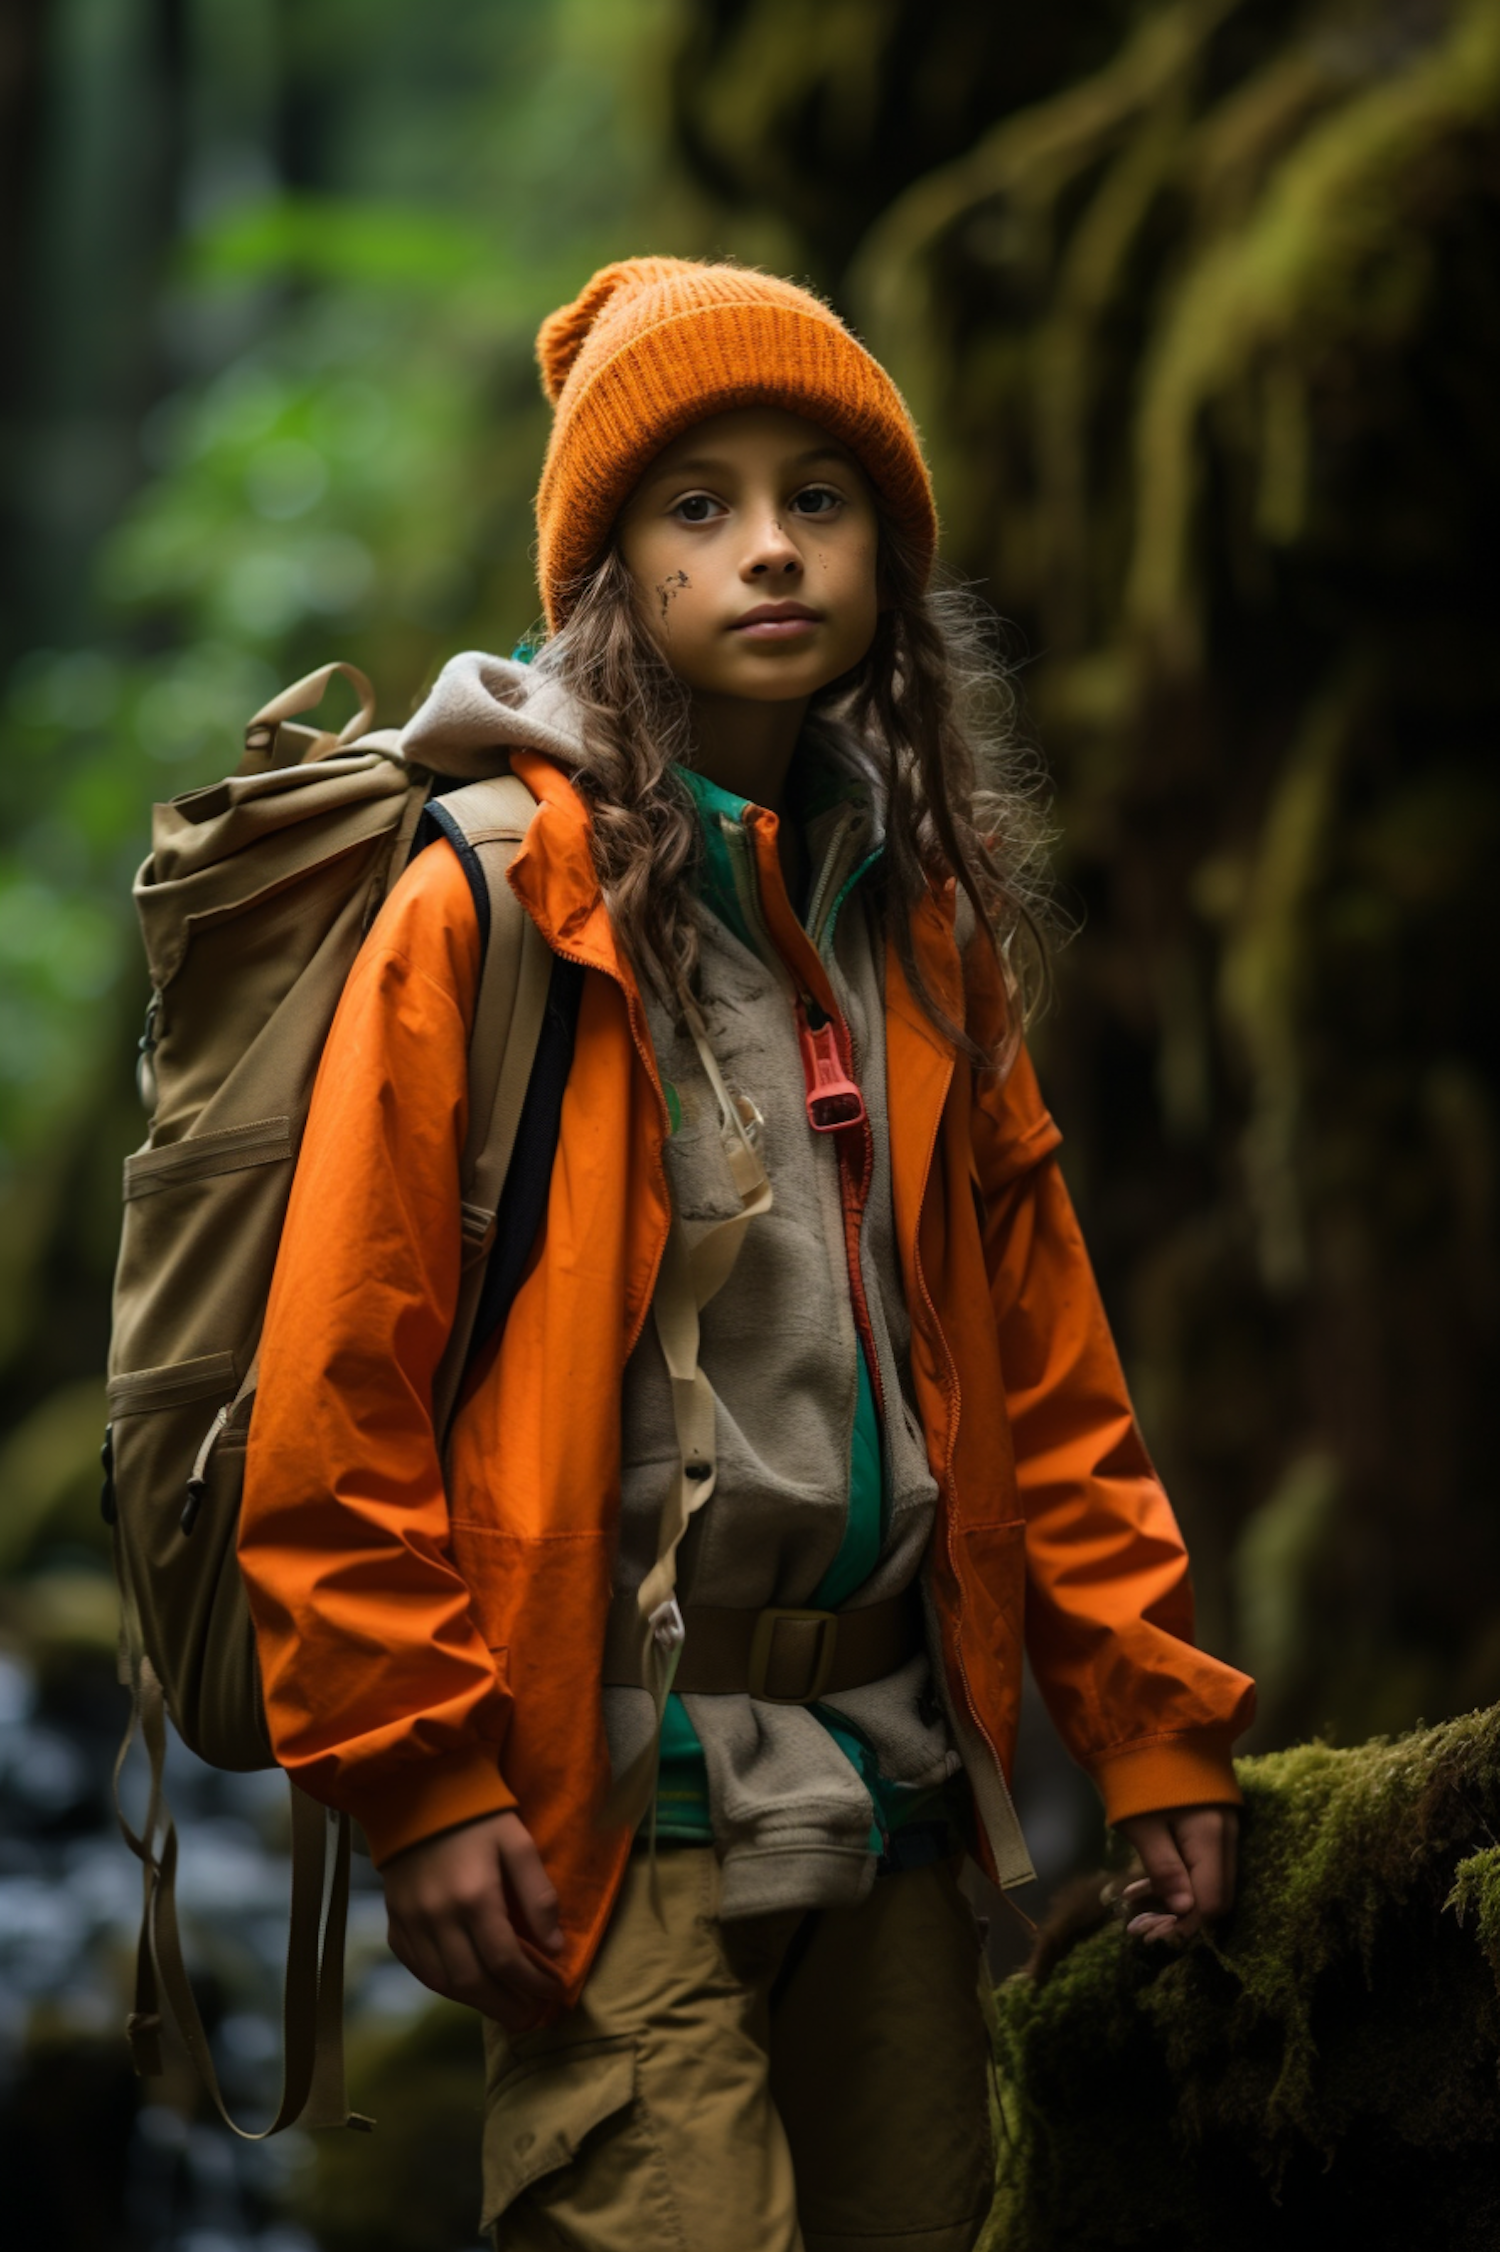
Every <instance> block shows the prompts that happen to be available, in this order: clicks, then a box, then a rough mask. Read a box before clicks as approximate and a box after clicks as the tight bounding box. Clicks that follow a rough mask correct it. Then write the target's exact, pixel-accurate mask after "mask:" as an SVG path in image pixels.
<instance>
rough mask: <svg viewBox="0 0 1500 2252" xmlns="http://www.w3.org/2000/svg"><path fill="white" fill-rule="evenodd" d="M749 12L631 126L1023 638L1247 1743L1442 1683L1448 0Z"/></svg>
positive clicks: (1461, 23) (1492, 813) (1482, 1090)
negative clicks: (874, 356) (805, 31)
mask: <svg viewBox="0 0 1500 2252" xmlns="http://www.w3.org/2000/svg"><path fill="white" fill-rule="evenodd" d="M784 17H785V9H784V8H783V7H782V6H781V5H780V0H733V4H721V5H718V6H716V7H710V8H694V9H693V10H691V11H690V18H691V28H690V30H689V31H688V33H687V34H686V35H685V36H684V38H683V41H682V44H681V49H680V54H679V60H678V68H677V75H676V79H675V101H676V109H677V116H678V119H679V121H680V124H679V131H680V137H681V140H682V143H683V146H684V147H685V149H686V150H687V151H688V153H689V154H690V156H696V157H697V159H698V161H699V168H700V171H701V173H702V175H703V177H704V178H705V180H706V182H707V183H708V185H709V186H710V187H711V188H712V189H713V190H714V191H715V192H717V193H718V194H719V195H721V196H724V197H726V198H728V199H730V200H732V201H733V202H735V203H736V204H737V205H738V206H740V207H741V216H742V218H743V210H744V209H745V208H746V207H748V208H750V209H752V210H763V211H767V212H770V213H772V214H774V216H775V218H776V219H777V221H779V223H780V224H781V225H782V226H783V227H784V228H785V229H787V230H788V231H789V238H790V246H791V247H792V249H793V251H795V252H800V255H801V258H802V261H803V263H804V264H805V265H806V266H807V268H808V269H809V270H810V271H811V272H812V273H813V274H814V275H815V276H817V277H818V278H819V279H820V280H821V281H822V282H823V284H824V285H825V286H827V287H828V288H829V289H830V291H831V293H832V294H833V295H834V297H835V298H836V300H837V301H838V302H839V303H840V304H841V305H842V306H843V307H844V309H845V310H846V311H848V312H849V313H850V314H851V315H852V316H853V317H854V319H855V320H856V323H857V324H858V325H859V326H860V327H861V328H862V330H863V331H864V332H865V333H866V334H867V335H868V336H869V338H870V340H871V342H872V344H873V345H874V346H875V348H876V349H877V350H879V351H880V352H881V353H882V354H883V355H884V356H886V358H887V359H888V360H889V362H890V364H891V365H892V366H893V368H894V370H895V372H896V373H897V376H898V378H899V380H900V381H901V382H902V383H903V385H904V386H905V387H906V389H907V391H908V394H909V396H910V397H911V399H912V401H913V404H914V406H915V408H916V410H917V412H918V414H919V417H920V419H921V421H922V423H923V426H924V429H925V432H926V434H927V437H928V440H929V443H930V446H931V450H932V453H933V457H934V460H935V464H936V469H937V475H938V481H939V490H940V500H941V503H942V507H943V513H944V518H945V526H946V545H947V552H948V555H949V558H950V560H951V561H952V562H953V563H954V564H956V565H957V566H958V568H959V569H960V570H962V571H963V572H965V573H968V574H972V575H974V576H976V577H978V578H980V579H982V580H983V581H984V582H985V584H986V587H987V590H988V592H989V594H990V596H991V597H992V599H993V600H994V602H995V604H996V606H997V607H998V609H999V610H1000V611H1001V613H1002V614H1003V615H1004V616H1006V617H1007V618H1009V619H1011V620H1013V621H1014V622H1015V625H1016V627H1017V629H1018V641H1019V645H1020V647H1021V648H1022V649H1023V650H1024V651H1026V652H1029V661H1028V662H1027V664H1026V666H1025V669H1024V672H1023V676H1022V677H1023V686H1024V687H1025V688H1026V690H1027V692H1028V694H1029V697H1030V700H1031V707H1032V714H1033V721H1034V724H1035V726H1036V729H1037V731H1038V733H1039V735H1040V738H1041V740H1042V743H1043V746H1044V748H1045V750H1046V753H1047V755H1048V758H1049V760H1050V763H1051V765H1052V769H1053V772H1054V774H1055V776H1056V779H1057V782H1058V785H1059V792H1060V812H1061V819H1062V829H1063V842H1062V848H1061V855H1060V866H1059V873H1060V876H1061V878H1062V881H1063V884H1064V887H1065V896H1066V897H1067V898H1069V899H1070V900H1071V901H1072V902H1073V903H1074V905H1075V906H1076V908H1077V909H1078V910H1079V914H1080V919H1081V923H1082V928H1081V932H1080V935H1079V936H1078V937H1077V938H1076V939H1075V941H1074V942H1073V944H1072V945H1071V946H1070V947H1069V948H1068V949H1067V950H1066V952H1065V954H1064V957H1063V962H1062V978H1061V1000H1060V1006H1059V1007H1058V1008H1057V1010H1056V1011H1055V1013H1054V1015H1053V1017H1052V1019H1051V1020H1050V1021H1049V1022H1046V1023H1044V1024H1043V1025H1042V1026H1041V1027H1040V1028H1039V1030H1038V1032H1037V1035H1036V1039H1037V1046H1038V1049H1039V1052H1040V1055H1041V1059H1042V1063H1043V1068H1044V1072H1045V1076H1046V1079H1047V1083H1048V1086H1049V1089H1050V1091H1051V1094H1052V1096H1053V1099H1054V1102H1055V1105H1056V1108H1057V1109H1058V1111H1059V1113H1060V1116H1061V1119H1062V1122H1063V1124H1064V1126H1065V1128H1066V1130H1067V1133H1068V1144H1069V1146H1068V1149H1067V1151H1066V1153H1065V1155H1066V1159H1067V1163H1068V1166H1069V1171H1070V1176H1071V1179H1072V1182H1073V1185H1074V1188H1075V1192H1076V1193H1077V1194H1078V1195H1079V1198H1080V1201H1081V1203H1082V1205H1083V1208H1084V1215H1085V1222H1086V1227H1087V1232H1088V1235H1089V1239H1090V1242H1091V1245H1092V1247H1093V1249H1094V1252H1095V1256H1096V1258H1097V1260H1098V1263H1099V1265H1100V1268H1101V1272H1102V1276H1103V1281H1104V1285H1105V1290H1106V1295H1107V1297H1108V1299H1109V1301H1110V1304H1111V1308H1112V1311H1113V1314H1114V1317H1115V1319H1116V1323H1117V1326H1118V1329H1119V1331H1120V1334H1121V1338H1122V1342H1123V1345H1124V1349H1125V1353H1126V1358H1127V1362H1128V1365H1129V1369H1130V1373H1131V1376H1132V1379H1133V1382H1134V1385H1135V1388H1136V1392H1137V1397H1138V1401H1139V1405H1140V1408H1141V1411H1142V1415H1143V1419H1144V1421H1145V1424H1146V1428H1147V1434H1148V1438H1149V1439H1150V1441H1151V1443H1152V1445H1153V1447H1154V1449H1155V1450H1156V1452H1157V1454H1158V1457H1159V1459H1160V1462H1161V1465H1162V1468H1163V1470H1164V1472H1165V1473H1166V1475H1167V1477H1168V1481H1169V1484H1170V1486H1171V1489H1172V1491H1173V1493H1174V1496H1175V1498H1176V1500H1177V1502H1178V1505H1179V1508H1180V1510H1181V1513H1182V1515H1183V1518H1184V1520H1185V1522H1186V1525H1187V1529H1188V1532H1189V1536H1190V1540H1191V1545H1192V1547H1193V1551H1194V1555H1195V1559H1196V1563H1197V1572H1198V1581H1199V1587H1200V1595H1201V1598H1202V1607H1203V1611H1204V1630H1205V1633H1206V1635H1207V1636H1208V1637H1209V1638H1210V1639H1212V1640H1213V1641H1215V1642H1216V1643H1217V1644H1218V1645H1219V1646H1220V1647H1226V1648H1227V1649H1228V1650H1229V1651H1230V1652H1231V1653H1232V1654H1233V1655H1235V1656H1237V1657H1238V1658H1240V1659H1241V1660H1242V1661H1243V1662H1246V1663H1247V1664H1249V1665H1250V1666H1251V1667H1252V1668H1253V1669H1254V1670H1255V1671H1256V1672H1257V1673H1258V1674H1259V1675H1260V1677H1261V1681H1262V1685H1263V1720H1262V1725H1261V1737H1260V1740H1262V1741H1278V1740H1282V1739H1284V1738H1285V1737H1286V1736H1287V1735H1288V1734H1290V1733H1296V1732H1300V1731H1302V1730H1305V1729H1307V1728H1310V1727H1316V1726H1318V1725H1321V1724H1324V1723H1326V1722H1329V1721H1332V1722H1333V1723H1335V1724H1336V1725H1337V1727H1338V1728H1339V1729H1340V1730H1341V1731H1342V1732H1343V1733H1344V1734H1345V1735H1346V1736H1358V1735H1362V1734H1364V1733H1365V1732H1367V1731H1368V1730H1371V1729H1376V1728H1382V1727H1387V1726H1399V1725H1403V1724H1407V1723H1410V1722H1413V1721H1415V1720H1416V1719H1417V1718H1418V1717H1420V1716H1424V1715H1425V1716H1427V1717H1436V1716H1438V1715H1439V1714H1440V1713H1442V1712H1445V1711H1453V1710H1459V1709H1462V1708H1464V1707H1465V1706H1469V1705H1473V1704H1478V1703H1481V1702H1486V1701H1488V1700H1490V1699H1492V1698H1494V1697H1496V1696H1500V1610H1497V1605H1496V1602H1495V1597H1494V1594H1493V1590H1494V1588H1495V1586H1496V1584H1497V1577H1500V1573H1497V1566H1500V1512H1497V1511H1496V1509H1495V1506H1494V1478H1493V1472H1492V1470H1491V1468H1490V1461H1491V1455H1492V1442H1491V1432H1490V1414H1491V1399H1492V1396H1493V1376H1494V1370H1495V1365H1496V1358H1495V1356H1496V1344H1497V1316H1500V1289H1497V1271H1496V1240H1495V1174H1496V1152H1497V1129H1496V1097H1497V1086H1496V1073H1497V1060H1500V1059H1497V1039H1496V1035H1497V1030H1500V1024H1497V982H1496V979H1495V976H1494V971H1493V959H1494V940H1493V936H1492V932H1491V898H1492V892H1493V880H1492V875H1491V869H1492V865H1493V862H1494V858H1495V847H1496V843H1497V841H1500V771H1497V765H1496V760H1495V755H1494V747H1493V746H1494V740H1495V722H1496V719H1497V716H1500V641H1497V637H1496V635H1495V633H1494V630H1493V626H1492V624H1491V621H1490V615H1489V597H1488V596H1487V595H1486V594H1485V592H1484V588H1485V585H1486V583H1487V572H1486V568H1485V566H1486V562H1487V558H1488V552H1489V548H1490V546H1491V544H1492V528H1493V524H1494V521H1495V514H1496V502H1497V497H1500V493H1497V487H1500V476H1497V468H1500V437H1497V425H1496V418H1495V415H1494V412H1493V407H1492V401H1493V399H1494V397H1495V394H1496V386H1497V380H1500V317H1497V313H1496V299H1495V293H1494V287H1493V276H1494V273H1495V271H1496V265H1497V253H1500V161H1497V160H1500V137H1497V131H1496V126H1497V117H1500V8H1497V7H1496V5H1495V4H1494V0H1453V4H1451V5H1442V4H1433V5H1430V6H1421V7H1417V6H1409V7H1407V6H1395V5H1392V4H1390V0H1386V4H1384V5H1372V4H1361V0H1338V4H1329V0H1322V4H1320V0H1304V4H1301V5H1295V4H1287V0H1276V4H1267V0H1256V4H1255V5H1253V6H1252V5H1248V4H1246V0H1239V4H1235V0H1175V4H1173V5H1168V6H1161V7H1152V8H1146V9H1141V10H1125V9H1122V8H1119V7H1115V6H1107V5H1093V6H1089V7H1083V8H1078V9H1072V10H1068V11H1066V12H1065V15H1063V14H1059V13H1058V12H1056V11H1054V12H1053V14H1052V15H1051V16H1044V17H1043V19H1041V20H1038V17H1037V12H1036V11H1031V12H1030V13H1029V15H1026V16H1025V17H1024V19H1022V18H1017V17H1016V16H1015V15H1014V14H1013V12H1010V11H1007V12H1005V15H1004V17H1003V19H1002V18H1000V17H992V16H991V15H981V14H980V13H977V12H976V11H974V10H972V9H971V8H970V7H968V6H966V5H964V4H963V0H920V4H918V0H909V4H886V0H881V4H879V5H877V4H875V0H865V4H852V0H851V4H850V5H847V6H845V7H843V8H835V9H829V10H826V11H823V12H822V14H821V16H820V22H821V25H822V30H821V32H820V35H819V37H818V38H817V39H806V40H803V41H801V42H800V43H799V42H793V41H790V40H789V39H787V38H786V37H784V36H782V34H783V33H784V29H785V25H784ZM773 63H774V67H773ZM955 150H956V151H957V152H958V153H956V154H955V153H953V152H954V151H955ZM944 152H946V153H944Z"/></svg>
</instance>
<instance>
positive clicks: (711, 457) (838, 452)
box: [646, 446, 853, 480]
mask: <svg viewBox="0 0 1500 2252" xmlns="http://www.w3.org/2000/svg"><path fill="white" fill-rule="evenodd" d="M852 459H853V457H852V455H850V454H849V453H847V452H846V451H845V450H844V448H843V447H842V446H809V447H808V449H807V451H806V452H805V453H800V454H794V455H793V456H792V458H791V460H790V461H789V462H787V464H786V467H787V468H788V469H806V468H808V467H810V466H811V464H812V463H813V462H815V461H833V462H838V463H840V464H841V465H842V466H844V467H846V468H847V466H848V465H849V463H850V461H851V460H852ZM731 467H732V464H731V463H730V462H729V461H728V460H727V459H726V458H725V457H724V456H723V455H722V454H691V455H689V457H688V458H687V460H686V461H672V462H664V463H663V464H661V466H660V467H658V468H653V469H648V470H647V472H646V478H647V480H654V479H656V478H658V477H669V478H679V477H715V476H722V475H723V474H724V472H725V471H726V470H728V469H730V468H731Z"/></svg>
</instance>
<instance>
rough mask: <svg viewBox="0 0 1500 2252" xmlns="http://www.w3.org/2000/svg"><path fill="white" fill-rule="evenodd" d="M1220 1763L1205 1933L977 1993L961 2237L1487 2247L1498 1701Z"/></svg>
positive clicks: (1496, 2042) (1100, 1946) (1499, 2089)
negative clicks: (1190, 1943) (994, 2159)
mask: <svg viewBox="0 0 1500 2252" xmlns="http://www.w3.org/2000/svg"><path fill="white" fill-rule="evenodd" d="M1240 1779H1241V1782H1242V1784H1243V1786H1244V1790H1245V1799H1246V1809H1245V1824H1244V1840H1243V1853H1242V1861H1241V1875H1240V1899H1239V1904H1238V1906H1237V1907H1236V1910H1235V1913H1234V1916H1233V1918H1232V1919H1231V1920H1230V1922H1228V1923H1227V1924H1226V1925H1225V1926H1224V1927H1223V1928H1222V1929H1221V1930H1220V1932H1219V1933H1218V1934H1217V1936H1216V1938H1215V1940H1214V1941H1213V1942H1212V1943H1210V1942H1207V1941H1204V1942H1200V1943H1199V1944H1198V1945H1197V1946H1195V1947H1193V1948H1191V1949H1189V1950H1188V1951H1187V1952H1186V1953H1185V1954H1183V1955H1180V1956H1176V1955H1171V1956H1169V1955H1164V1954H1162V1953H1160V1952H1155V1951H1148V1950H1145V1949H1143V1948H1141V1947H1139V1946H1138V1945H1137V1944H1136V1943H1135V1942H1133V1941H1131V1940H1130V1939H1128V1938H1126V1937H1125V1936H1124V1935H1123V1934H1122V1932H1121V1931H1120V1929H1119V1928H1118V1925H1117V1924H1116V1923H1114V1922H1113V1921H1109V1922H1106V1923H1104V1924H1103V1925H1102V1926H1096V1928H1095V1929H1094V1930H1093V1931H1092V1932H1091V1933H1089V1934H1088V1935H1087V1936H1085V1937H1083V1938H1081V1939H1079V1940H1078V1941H1077V1942H1076V1943H1075V1944H1074V1945H1072V1946H1071V1947H1070V1948H1068V1949H1067V1950H1066V1951H1065V1952H1064V1953H1063V1954H1062V1955H1061V1957H1060V1959H1059V1958H1058V1957H1057V1955H1056V1952H1055V1950H1050V1951H1049V1952H1050V1955H1051V1967H1050V1969H1048V1970H1045V1971H1043V1972H1042V1973H1041V1974H1040V1975H1036V1974H1028V1973H1021V1974H1020V1975H1018V1976H1017V1977H1015V1978H1013V1979H1010V1980H1008V1981H1007V1982H1006V1983H1005V1984H1004V1985H1003V1986H1002V1987H1001V1988H1000V1989H999V1991H998V1993H997V1996H996V2005H997V2014H996V2047H997V2057H998V2067H999V2096H1000V2105H1001V2115H1002V2124H1003V2129H1004V2134H1003V2144H1002V2159H1001V2170H1000V2174H1001V2178H1000V2188H999V2196H998V2200H997V2205H996V2210H995V2214H994V2217H993V2219H992V2221H991V2224H990V2229H989V2232H988V2234H987V2236H986V2238H985V2252H1054V2248H1056V2252H1062V2248H1063V2247H1066V2248H1067V2252H1094V2248H1096V2247H1097V2248H1098V2252H1104V2248H1105V2247H1108V2248H1110V2252H1116V2248H1123V2247H1127V2246H1137V2245H1139V2246H1151V2247H1152V2248H1153V2252H1200V2248H1202V2252H1207V2248H1209V2247H1213V2248H1214V2252H1237V2248H1239V2247H1245V2248H1246V2252H1249V2248H1251V2247H1254V2248H1255V2252H1262V2248H1263V2247H1264V2246H1266V2245H1268V2244H1272V2243H1274V2244H1276V2245H1278V2246H1282V2245H1297V2244H1301V2243H1303V2242H1306V2243H1308V2244H1313V2243H1322V2242H1323V2241H1324V2240H1325V2239H1326V2238H1328V2237H1329V2236H1330V2235H1331V2233H1332V2232H1333V2231H1334V2230H1335V2229H1340V2230H1344V2231H1352V2232H1355V2235H1356V2240H1357V2241H1358V2242H1359V2243H1361V2244H1362V2245H1365V2246H1385V2245H1390V2246H1396V2245H1401V2246H1412V2245H1442V2246H1444V2247H1445V2248H1447V2252H1466V2248H1469V2247H1473V2248H1474V2252H1479V2248H1480V2247H1484V2248H1486V2252H1488V2248H1490V2247H1492V2246H1493V2245H1495V2244H1496V2243H1497V2242H1500V2169H1497V2167H1496V2165H1495V2160H1494V2149H1495V2144H1496V2139H1497V2135H1500V1845H1497V1844H1496V1842H1495V1839H1496V1834H1497V1831H1500V1708H1494V1709H1491V1710H1489V1711H1485V1712H1480V1713H1476V1714H1472V1715H1470V1716H1468V1717H1466V1718H1464V1719H1459V1720H1452V1721H1448V1722H1445V1723H1444V1724H1443V1725H1442V1726H1441V1727H1438V1728H1431V1729H1426V1730H1420V1731H1418V1732H1416V1733H1415V1734H1412V1735H1407V1736H1401V1737H1398V1738H1395V1739H1393V1740H1387V1739H1382V1740H1378V1741H1376V1742H1373V1743H1369V1744H1362V1745H1358V1746H1356V1747H1353V1748H1351V1749H1349V1750H1346V1751H1341V1750H1337V1749H1334V1748H1333V1747H1331V1746H1329V1745H1327V1744H1324V1743H1310V1744H1304V1745H1301V1746H1299V1747H1297V1748H1296V1749H1294V1750H1291V1751H1284V1752H1276V1753H1273V1754H1270V1755H1268V1756H1266V1757H1264V1758H1260V1759H1253V1760H1247V1761H1245V1762H1243V1763H1242V1765H1241V1768H1240ZM1102 1913H1103V1911H1102V1910H1101V1914H1102ZM1044 1959H1045V1958H1044Z"/></svg>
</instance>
